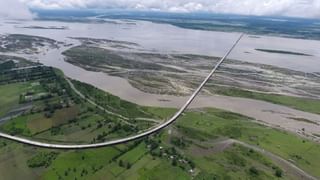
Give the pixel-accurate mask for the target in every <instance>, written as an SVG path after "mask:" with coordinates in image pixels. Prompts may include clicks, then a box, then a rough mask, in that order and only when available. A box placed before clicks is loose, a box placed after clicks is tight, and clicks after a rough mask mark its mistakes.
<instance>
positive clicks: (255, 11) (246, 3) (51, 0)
mask: <svg viewBox="0 0 320 180" xmlns="http://www.w3.org/2000/svg"><path fill="white" fill-rule="evenodd" d="M0 1H4V0H0ZM11 1H12V0H8V1H6V3H7V2H11ZM15 1H16V0H15ZM20 1H23V2H24V3H25V4H27V5H28V6H29V7H33V8H43V9H64V8H94V9H104V8H122V9H139V10H158V11H170V12H197V11H205V12H214V13H234V14H244V15H284V16H298V17H317V18H320V0H20Z"/></svg>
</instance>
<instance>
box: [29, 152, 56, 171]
mask: <svg viewBox="0 0 320 180" xmlns="http://www.w3.org/2000/svg"><path fill="white" fill-rule="evenodd" d="M58 155H59V153H57V152H49V153H47V152H40V153H38V154H36V155H35V156H33V157H32V158H31V159H29V160H28V161H27V165H28V166H29V167H30V168H37V167H49V166H50V164H51V162H52V161H53V160H55V159H56V158H57V156H58Z"/></svg>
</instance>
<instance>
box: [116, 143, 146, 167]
mask: <svg viewBox="0 0 320 180" xmlns="http://www.w3.org/2000/svg"><path fill="white" fill-rule="evenodd" d="M147 151H148V150H147V148H146V145H145V144H144V143H140V144H139V145H138V146H136V147H135V148H133V149H132V150H130V151H129V152H127V153H125V154H124V155H122V156H121V157H120V158H119V159H118V160H119V161H120V160H122V161H123V162H124V163H130V164H133V163H135V162H136V161H138V160H139V159H140V158H141V157H142V156H143V155H144V154H146V152H147Z"/></svg>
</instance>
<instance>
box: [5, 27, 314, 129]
mask: <svg viewBox="0 0 320 180" xmlns="http://www.w3.org/2000/svg"><path fill="white" fill-rule="evenodd" d="M1 25H2V26H0V34H27V35H36V36H43V37H48V38H51V39H55V40H57V41H62V42H65V43H67V44H73V46H76V45H79V44H80V43H79V42H78V41H77V40H74V39H70V38H69V37H89V38H100V39H111V40H121V41H129V42H134V43H138V44H139V45H140V46H141V47H140V48H142V49H144V50H148V51H151V52H161V53H189V54H201V55H210V56H222V55H224V53H225V52H226V51H227V50H228V49H229V48H230V47H231V45H232V44H233V43H234V41H235V40H236V39H237V37H238V36H239V34H238V33H224V32H208V31H198V30H188V29H182V28H178V27H175V26H171V25H166V24H155V23H151V22H142V21H136V22H135V23H134V24H132V23H127V22H126V21H117V23H103V24H101V23H76V22H75V23H67V22H55V21H24V22H20V24H13V23H5V22H2V23H1ZM23 26H43V27H49V26H56V27H62V26H65V27H67V29H65V30H57V29H27V28H19V27H23ZM68 48H70V47H61V48H60V49H48V50H47V49H46V50H44V51H43V52H42V53H40V54H37V55H25V54H19V55H18V56H23V57H27V58H31V59H34V60H39V61H40V62H41V63H43V64H44V65H47V66H52V67H56V68H59V69H61V70H62V71H63V72H64V73H65V75H66V76H68V77H70V78H73V79H76V80H79V81H82V82H85V83H88V84H91V85H94V86H96V87H98V88H100V89H102V90H105V91H107V92H110V93H111V94H114V95H116V96H119V97H121V98H122V99H125V100H128V101H130V102H134V103H137V104H139V105H145V106H159V107H180V106H181V105H182V104H183V103H184V102H185V101H186V99H187V97H175V96H169V95H156V94H148V93H144V92H141V91H139V90H137V89H135V88H133V87H132V86H131V85H130V84H129V83H128V81H127V80H126V79H123V78H119V77H114V76H109V75H107V74H105V73H101V72H90V71H86V70H84V69H82V68H80V67H77V66H74V65H72V64H69V63H67V62H65V61H64V56H63V55H62V54H61V53H62V52H63V51H65V50H67V49H68ZM255 48H265V49H280V50H286V51H296V52H300V53H306V54H311V55H313V56H308V57H307V56H295V55H284V54H271V53H265V52H258V51H255V50H254V49H255ZM319 48H320V41H313V40H299V39H288V38H279V37H259V38H252V37H249V36H245V37H244V39H242V40H241V42H240V44H239V45H238V46H237V47H236V49H235V50H234V51H233V52H232V54H231V55H230V58H233V59H237V60H243V61H248V62H254V63H263V64H270V65H275V66H279V67H284V68H289V69H293V70H299V71H305V72H320V51H319ZM13 55H16V54H13ZM199 83H200V82H199ZM191 106H192V107H216V108H221V109H226V110H229V111H233V112H236V113H241V114H243V115H247V116H250V117H253V118H256V119H257V120H261V121H263V122H266V123H269V124H271V125H275V126H280V127H282V128H285V129H289V130H291V131H294V132H296V131H298V130H299V129H300V128H303V127H304V128H305V129H307V130H310V131H311V132H312V133H318V134H320V127H319V126H314V125H310V124H308V123H304V122H298V121H293V120H290V118H289V117H303V118H306V119H309V120H314V121H319V120H320V116H319V115H314V114H310V113H304V112H301V111H297V110H293V109H290V108H287V107H283V106H278V105H274V104H270V103H266V102H261V101H255V100H248V99H243V98H233V97H224V96H211V97H197V99H196V101H195V102H194V103H192V105H191ZM243 107H247V108H243ZM319 123H320V122H319Z"/></svg>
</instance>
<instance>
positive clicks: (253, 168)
mask: <svg viewBox="0 0 320 180" xmlns="http://www.w3.org/2000/svg"><path fill="white" fill-rule="evenodd" d="M249 172H250V174H251V175H255V176H257V175H259V171H258V169H257V168H255V167H253V166H252V167H251V168H250V169H249Z"/></svg>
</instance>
